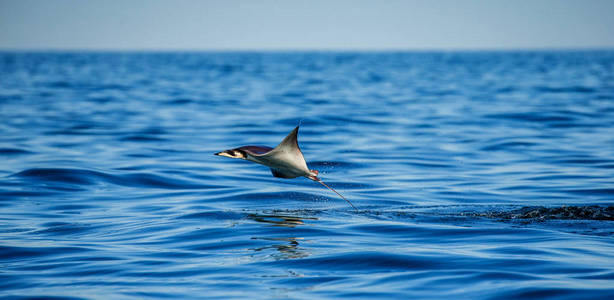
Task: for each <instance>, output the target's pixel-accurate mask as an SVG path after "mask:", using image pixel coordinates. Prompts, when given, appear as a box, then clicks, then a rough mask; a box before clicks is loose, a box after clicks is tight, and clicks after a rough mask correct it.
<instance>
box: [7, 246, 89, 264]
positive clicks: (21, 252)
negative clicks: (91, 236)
mask: <svg viewBox="0 0 614 300" xmlns="http://www.w3.org/2000/svg"><path fill="white" fill-rule="evenodd" d="M87 251H90V249H87V248H84V247H51V246H50V247H13V246H0V258H2V259H6V260H8V261H11V260H19V259H31V258H36V257H41V256H64V255H68V254H76V253H83V252H87Z"/></svg>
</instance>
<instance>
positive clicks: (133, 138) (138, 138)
mask: <svg viewBox="0 0 614 300" xmlns="http://www.w3.org/2000/svg"><path fill="white" fill-rule="evenodd" d="M119 140H120V141H122V142H161V141H165V140H166V139H164V138H161V137H158V136H152V135H144V134H140V135H130V136H125V137H122V138H120V139H119Z"/></svg>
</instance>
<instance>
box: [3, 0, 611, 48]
mask: <svg viewBox="0 0 614 300" xmlns="http://www.w3.org/2000/svg"><path fill="white" fill-rule="evenodd" d="M534 48H614V0H584V1H581V0H558V1H557V0H465V1H463V0H457V1H452V0H440V1H436V0H430V1H411V0H408V1H396V0H389V1H385V0H381V1H358V0H357V1H350V0H347V1H334V0H328V1H327V0H322V1H320V0H311V1H290V0H288V1H272V0H259V1H237V0H230V1H228V0H224V1H222V0H220V1H192V0H175V1H171V0H166V1H163V0H108V1H103V0H100V1H92V0H48V1H45V0H38V1H35V0H13V1H9V0H0V49H41V50H45V49H103V50H108V49H116V50H227V49H232V50H254V49H266V50H287V49H298V50H301V49H339V50H386V49H409V50H412V49H444V50H445V49H534Z"/></svg>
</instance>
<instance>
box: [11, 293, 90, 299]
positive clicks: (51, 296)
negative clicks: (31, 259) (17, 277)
mask: <svg viewBox="0 0 614 300" xmlns="http://www.w3.org/2000/svg"><path fill="white" fill-rule="evenodd" d="M0 299H12V300H86V299H87V298H81V297H73V296H56V295H45V294H39V295H29V296H25V295H9V296H6V297H0Z"/></svg>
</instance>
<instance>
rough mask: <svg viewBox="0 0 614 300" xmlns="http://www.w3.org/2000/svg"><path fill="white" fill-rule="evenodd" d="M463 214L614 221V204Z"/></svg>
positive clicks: (534, 218) (536, 218)
mask: <svg viewBox="0 0 614 300" xmlns="http://www.w3.org/2000/svg"><path fill="white" fill-rule="evenodd" d="M462 215H464V216H473V217H487V218H497V219H526V220H606V221H614V206H596V205H593V206H561V207H535V206H532V207H531V206H527V207H523V208H519V209H515V210H512V211H503V212H502V211H491V212H477V213H475V212H463V213H462Z"/></svg>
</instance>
